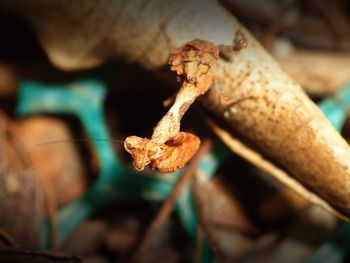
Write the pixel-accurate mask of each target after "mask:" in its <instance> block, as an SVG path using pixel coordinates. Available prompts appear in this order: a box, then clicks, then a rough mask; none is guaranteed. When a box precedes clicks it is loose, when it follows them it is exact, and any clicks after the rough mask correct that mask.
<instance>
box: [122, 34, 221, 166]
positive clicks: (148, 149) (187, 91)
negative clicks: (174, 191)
mask: <svg viewBox="0 0 350 263" xmlns="http://www.w3.org/2000/svg"><path fill="white" fill-rule="evenodd" d="M218 56H219V52H218V49H217V48H216V47H215V46H214V45H213V44H212V43H210V42H205V41H201V40H198V39H196V40H193V41H191V42H189V43H187V44H186V45H184V46H182V47H180V48H178V49H175V50H174V51H173V52H172V53H171V54H170V59H169V64H170V65H171V70H173V71H176V73H177V75H178V79H179V81H180V82H181V88H180V90H179V92H178V93H177V94H176V98H175V102H174V104H173V105H172V106H171V108H170V109H169V111H168V112H167V113H166V114H165V115H164V117H163V118H162V119H161V120H160V121H159V122H158V124H157V126H156V127H155V128H154V130H153V134H152V138H151V139H147V138H140V137H137V136H129V137H127V138H126V139H125V143H124V147H125V149H126V150H127V151H128V152H129V153H130V154H131V155H132V158H133V164H134V166H135V168H136V169H137V170H139V171H142V170H143V168H144V167H145V166H146V165H148V164H150V165H151V168H152V169H154V170H157V171H159V172H162V173H168V172H173V171H176V170H178V169H181V168H182V167H184V165H185V164H186V163H187V162H188V161H189V160H190V159H191V157H192V156H193V155H194V154H195V152H196V151H197V150H198V147H199V144H200V140H199V138H198V137H197V136H195V135H193V134H191V133H187V132H180V125H181V119H182V117H183V115H184V114H185V112H186V111H187V110H188V108H189V107H190V105H191V104H192V103H193V102H194V100H195V99H196V98H197V97H198V96H199V95H202V94H204V93H205V92H206V91H207V90H208V89H209V87H210V85H211V83H212V80H213V75H212V67H213V65H214V63H215V62H216V60H217V59H218Z"/></svg>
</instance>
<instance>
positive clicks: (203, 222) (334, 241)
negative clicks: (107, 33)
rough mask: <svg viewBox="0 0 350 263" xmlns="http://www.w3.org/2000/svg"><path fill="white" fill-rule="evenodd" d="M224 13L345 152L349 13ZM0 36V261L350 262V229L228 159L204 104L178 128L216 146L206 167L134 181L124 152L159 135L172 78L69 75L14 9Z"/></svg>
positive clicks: (274, 3) (129, 73)
mask: <svg viewBox="0 0 350 263" xmlns="http://www.w3.org/2000/svg"><path fill="white" fill-rule="evenodd" d="M221 2H222V4H223V5H224V6H225V7H226V8H227V9H228V10H229V11H230V12H232V13H233V14H234V15H235V16H236V18H237V19H239V20H240V22H242V23H243V24H244V25H245V26H246V27H247V28H248V29H249V30H250V32H252V33H253V34H254V36H255V37H256V38H257V39H258V40H259V42H260V43H261V44H262V45H263V46H264V47H265V48H266V49H267V50H268V51H269V52H270V53H271V54H272V55H273V56H274V57H275V59H276V60H277V62H278V63H280V65H281V67H282V68H283V69H284V70H285V71H286V72H287V73H288V74H289V75H290V76H292V78H294V79H295V80H296V81H297V82H298V83H300V84H301V85H302V87H303V88H304V89H305V91H306V92H307V93H308V94H309V95H310V96H311V97H312V99H313V100H314V101H315V102H317V103H318V105H319V107H320V108H321V110H322V111H323V112H324V113H325V115H326V116H327V117H328V118H329V119H330V121H331V122H332V124H333V125H334V126H335V127H336V128H337V129H338V130H339V131H340V132H341V133H342V135H343V136H344V138H345V139H347V140H350V121H349V120H348V106H347V104H349V105H350V100H349V99H347V98H350V96H347V94H350V83H349V80H350V52H349V51H350V24H349V23H350V22H349V21H350V20H349V14H350V5H349V2H348V1H345V0H343V1H342V0H337V1H326V0H309V1H303V0H290V1H287V0H286V1H282V0H268V1H252V0H249V1H247V0H245V1H243V0H242V1H240V0H222V1H221ZM1 6H2V5H0V7H1ZM4 6H6V5H4ZM62 19H64V18H62ZM0 34H1V37H0V134H1V140H0V149H1V154H0V262H79V261H80V260H82V261H83V262H89V263H93V262H94V263H104V262H291V263H292V262H334V263H335V262H348V261H350V258H349V252H350V226H349V224H348V223H346V222H344V221H341V220H339V219H337V218H336V217H335V216H334V215H332V214H330V213H329V212H326V211H325V210H323V209H322V208H320V207H318V206H315V205H312V204H310V203H309V201H307V200H305V199H303V198H302V197H300V196H299V195H297V194H296V193H295V192H293V190H291V189H288V188H286V187H284V186H282V185H281V184H280V183H279V182H277V181H275V180H274V179H272V178H271V177H270V176H269V175H268V174H266V173H264V172H263V171H261V170H259V169H258V168H256V167H254V166H253V165H251V164H249V163H248V162H247V161H245V160H244V159H242V158H240V157H239V156H237V155H235V154H234V153H232V152H230V150H229V149H228V148H227V147H226V146H225V145H224V144H223V143H221V142H220V140H219V139H218V138H217V137H216V136H215V135H214V134H213V133H212V131H211V129H210V128H209V127H207V126H206V125H203V123H205V122H206V118H207V117H206V114H205V113H204V110H203V109H202V108H201V107H200V105H197V104H195V105H194V107H192V108H191V109H190V111H189V112H188V113H187V114H186V115H185V117H184V121H183V126H182V130H187V131H192V132H193V133H195V134H198V135H199V136H200V137H201V138H202V141H205V142H208V143H210V144H211V147H210V149H209V150H207V151H206V152H203V153H201V154H200V156H198V158H197V159H198V164H195V162H192V163H190V164H189V165H188V166H187V168H185V169H183V170H181V171H178V172H175V173H173V174H158V173H156V172H154V171H152V170H150V169H145V171H143V172H142V173H139V172H136V171H135V170H134V169H133V167H132V164H131V160H130V157H129V156H128V154H127V153H126V152H125V151H124V149H123V144H122V141H123V139H124V138H125V137H126V136H129V135H136V134H137V135H139V136H141V137H149V136H150V135H151V133H152V129H153V127H154V125H155V124H156V123H157V122H158V120H159V119H160V118H161V117H162V115H163V114H164V113H165V112H166V108H165V107H164V106H163V104H162V102H163V101H165V100H166V99H168V98H169V97H171V96H172V95H173V94H174V93H175V92H176V87H174V86H172V85H170V84H169V82H167V81H166V80H164V78H162V77H160V76H158V75H157V74H152V73H150V72H149V71H146V70H145V69H143V68H141V67H139V66H138V65H135V64H133V63H126V62H125V61H119V60H117V59H112V60H110V61H108V62H107V63H105V64H104V65H103V66H100V67H98V68H93V69H90V70H76V71H74V72H67V71H63V70H60V69H58V68H56V67H54V66H53V65H52V64H51V63H50V61H49V59H48V58H47V56H46V54H45V52H44V51H43V49H42V48H41V45H40V44H39V41H38V39H37V38H36V34H35V32H34V31H33V29H32V28H31V27H30V24H29V23H28V22H27V21H26V20H25V19H24V18H23V17H22V16H21V15H18V14H16V15H15V14H13V12H12V11H10V10H9V9H7V8H5V7H3V8H0ZM104 140H105V141H104ZM191 166H193V167H194V169H195V170H196V171H195V172H194V173H193V172H192V174H194V175H191V174H190V172H189V171H190V169H189V168H188V167H191ZM197 166H198V167H197ZM179 178H183V180H182V181H181V183H180V181H179Z"/></svg>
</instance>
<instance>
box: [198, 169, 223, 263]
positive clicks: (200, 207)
mask: <svg viewBox="0 0 350 263" xmlns="http://www.w3.org/2000/svg"><path fill="white" fill-rule="evenodd" d="M200 177H201V174H200V173H199V172H197V173H196V174H195V177H194V184H193V185H192V189H193V193H194V200H195V204H196V207H197V211H198V218H199V223H200V225H201V227H202V229H203V231H204V233H205V236H206V238H207V239H208V241H209V244H210V247H211V249H212V250H213V252H214V254H215V255H217V256H218V257H219V259H220V261H221V262H229V261H228V259H227V257H226V256H225V255H224V253H222V251H221V250H220V248H219V246H218V244H217V242H216V241H215V238H214V237H213V235H212V234H211V231H210V229H209V224H208V223H209V222H208V217H207V215H206V213H205V211H204V206H203V202H202V201H201V200H200V194H199V182H200V180H199V178H200Z"/></svg>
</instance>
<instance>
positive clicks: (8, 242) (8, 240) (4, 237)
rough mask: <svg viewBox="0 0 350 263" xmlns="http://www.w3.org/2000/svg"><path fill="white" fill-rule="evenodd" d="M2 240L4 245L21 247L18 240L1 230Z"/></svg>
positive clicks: (0, 237) (0, 238)
mask: <svg viewBox="0 0 350 263" xmlns="http://www.w3.org/2000/svg"><path fill="white" fill-rule="evenodd" d="M0 240H2V242H3V243H5V244H6V245H8V246H11V247H16V246H19V244H18V242H17V241H16V239H15V238H14V237H13V236H11V235H10V234H9V233H8V232H7V231H6V230H4V229H2V228H0Z"/></svg>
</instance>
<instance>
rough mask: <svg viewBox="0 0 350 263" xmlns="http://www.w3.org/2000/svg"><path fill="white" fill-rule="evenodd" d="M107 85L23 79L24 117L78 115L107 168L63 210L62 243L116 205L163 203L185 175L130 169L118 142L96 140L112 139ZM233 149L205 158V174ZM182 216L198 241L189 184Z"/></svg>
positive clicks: (21, 111)
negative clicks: (107, 117)
mask: <svg viewBox="0 0 350 263" xmlns="http://www.w3.org/2000/svg"><path fill="white" fill-rule="evenodd" d="M106 92H107V83H106V80H104V79H103V78H87V79H84V80H81V81H78V82H74V83H70V84H66V85H49V84H42V83H38V82H34V81H23V82H22V83H21V85H20V88H19V97H18V105H17V114H18V115H22V116H23V115H33V114H40V113H56V114H57V113H64V114H73V115H75V116H77V117H78V118H79V119H80V121H81V123H82V125H83V127H85V129H86V132H87V134H88V136H89V137H90V138H91V141H92V143H93V146H94V148H95V150H96V152H97V156H98V159H99V163H100V164H101V170H100V174H99V177H98V180H97V181H96V182H95V183H94V184H93V185H92V186H91V187H90V189H88V191H87V192H86V193H85V194H84V195H83V196H82V197H81V198H79V199H78V200H76V201H75V202H73V203H71V204H69V205H67V206H65V207H63V208H62V209H60V211H59V212H58V230H59V231H58V242H59V244H61V243H62V242H64V240H65V239H66V238H67V237H68V236H69V235H70V233H72V231H73V230H74V229H75V228H76V227H77V226H78V225H79V224H81V223H82V222H83V221H84V220H86V219H87V218H88V217H90V216H91V215H92V214H93V213H95V212H96V211H97V210H99V209H101V208H103V207H105V206H107V205H109V204H111V203H112V202H115V201H118V200H123V201H134V200H147V201H153V202H161V201H163V200H165V199H166V198H167V196H168V195H169V193H170V192H171V191H172V189H173V186H174V184H175V183H176V181H177V179H178V178H179V176H181V174H182V172H181V171H180V172H175V173H173V174H168V175H161V174H159V175H156V176H155V175H154V174H152V175H148V174H146V173H144V172H142V173H139V172H136V171H135V170H134V169H131V168H128V167H124V166H123V165H122V163H121V162H120V161H119V160H118V158H117V156H116V154H115V152H114V150H113V145H112V142H110V141H105V142H101V141H98V140H94V139H106V138H110V135H109V132H108V129H107V126H106V124H105V123H106V122H105V120H104V116H103V102H104V99H105V96H106ZM229 154H230V151H229V150H228V149H227V148H226V147H225V146H224V145H223V144H221V143H220V142H218V143H216V144H215V146H214V147H213V150H212V151H211V152H210V153H208V154H207V155H205V156H204V157H203V159H202V160H201V162H200V164H199V168H198V169H199V170H200V171H201V172H202V173H203V174H204V175H206V176H207V177H208V178H209V177H211V176H212V175H213V174H214V173H215V171H216V169H217V168H218V166H219V165H220V163H221V162H222V161H223V160H224V159H225V158H226V157H227V156H228V155H229ZM176 212H177V214H178V216H179V218H180V221H181V222H182V224H183V226H184V228H185V230H186V231H187V233H188V234H189V235H190V236H191V237H192V238H193V239H194V238H195V236H196V230H197V224H198V220H197V215H196V210H195V206H194V203H193V198H192V196H191V193H190V187H189V186H187V187H186V188H185V190H184V191H183V193H182V194H181V196H180V197H179V200H178V202H177V205H176ZM42 231H43V236H44V237H46V239H47V240H43V243H45V244H47V245H48V244H49V242H48V240H49V234H48V233H49V228H48V223H47V222H45V223H44V224H43V229H42Z"/></svg>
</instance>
